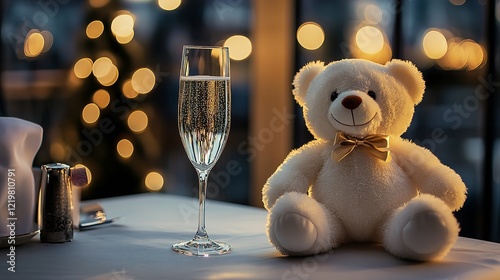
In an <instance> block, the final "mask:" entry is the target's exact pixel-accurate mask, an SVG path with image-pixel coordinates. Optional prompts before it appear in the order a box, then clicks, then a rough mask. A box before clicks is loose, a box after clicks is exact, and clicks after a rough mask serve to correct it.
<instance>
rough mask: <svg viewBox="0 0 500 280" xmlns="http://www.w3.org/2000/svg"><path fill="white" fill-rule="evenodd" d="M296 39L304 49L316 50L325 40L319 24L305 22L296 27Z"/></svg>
mask: <svg viewBox="0 0 500 280" xmlns="http://www.w3.org/2000/svg"><path fill="white" fill-rule="evenodd" d="M297 41H298V42H299V44H300V45H301V46H302V47H303V48H304V49H306V50H317V49H319V48H320V47H321V46H322V45H323V42H324V41H325V32H324V31H323V28H322V27H321V26H320V25H319V24H317V23H315V22H306V23H303V24H302V25H300V26H299V28H298V29H297Z"/></svg>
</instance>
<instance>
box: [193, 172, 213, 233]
mask: <svg viewBox="0 0 500 280" xmlns="http://www.w3.org/2000/svg"><path fill="white" fill-rule="evenodd" d="M196 173H198V181H199V188H198V199H199V211H198V231H197V232H196V235H195V239H205V240H208V234H207V231H206V230H205V200H206V196H207V180H208V174H209V173H210V170H200V169H198V168H197V169H196Z"/></svg>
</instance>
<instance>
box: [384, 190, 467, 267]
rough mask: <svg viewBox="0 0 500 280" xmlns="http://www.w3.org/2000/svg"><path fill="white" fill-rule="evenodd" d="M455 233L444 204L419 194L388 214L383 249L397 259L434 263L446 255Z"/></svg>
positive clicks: (455, 223) (452, 219)
mask: <svg viewBox="0 0 500 280" xmlns="http://www.w3.org/2000/svg"><path fill="white" fill-rule="evenodd" d="M459 230H460V229H459V226H458V223H457V220H456V219H455V217H454V216H453V214H452V212H451V210H450V209H449V207H448V206H447V205H446V204H445V203H444V201H442V200H441V199H439V198H437V197H435V196H432V195H428V194H422V195H420V196H418V197H416V198H414V199H412V200H411V201H410V202H409V203H407V204H406V205H405V206H402V207H400V208H399V209H397V210H396V211H395V212H394V213H393V214H392V216H391V218H390V219H389V221H387V224H386V228H385V234H384V246H385V248H386V250H387V251H389V252H390V253H392V254H394V255H395V256H398V257H401V258H405V259H411V260H418V261H431V260H438V259H440V258H442V257H444V256H445V255H446V254H447V253H448V252H449V250H450V249H451V247H452V246H453V244H454V243H455V241H456V240H457V238H458V232H459Z"/></svg>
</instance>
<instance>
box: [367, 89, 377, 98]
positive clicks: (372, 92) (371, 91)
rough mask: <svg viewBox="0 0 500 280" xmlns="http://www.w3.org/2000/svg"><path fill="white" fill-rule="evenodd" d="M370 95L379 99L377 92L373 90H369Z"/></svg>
mask: <svg viewBox="0 0 500 280" xmlns="http://www.w3.org/2000/svg"><path fill="white" fill-rule="evenodd" d="M368 96H370V97H371V98H373V100H375V99H377V94H376V93H375V92H374V91H373V90H370V91H368Z"/></svg>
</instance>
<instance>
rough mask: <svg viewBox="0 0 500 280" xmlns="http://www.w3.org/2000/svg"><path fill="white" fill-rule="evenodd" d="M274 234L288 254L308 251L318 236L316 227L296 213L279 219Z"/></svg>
mask: <svg viewBox="0 0 500 280" xmlns="http://www.w3.org/2000/svg"><path fill="white" fill-rule="evenodd" d="M274 232H275V234H276V238H277V240H278V242H279V243H280V245H281V246H282V247H283V248H285V249H286V250H288V251H290V252H303V251H307V250H309V249H310V248H311V247H312V246H313V245H314V243H315V242H316V238H317V236H318V231H317V229H316V226H314V224H313V223H312V222H311V220H309V219H308V218H306V217H304V216H302V215H299V214H296V213H288V214H285V215H283V216H281V217H279V218H278V219H277V220H276V224H275V230H274Z"/></svg>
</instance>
